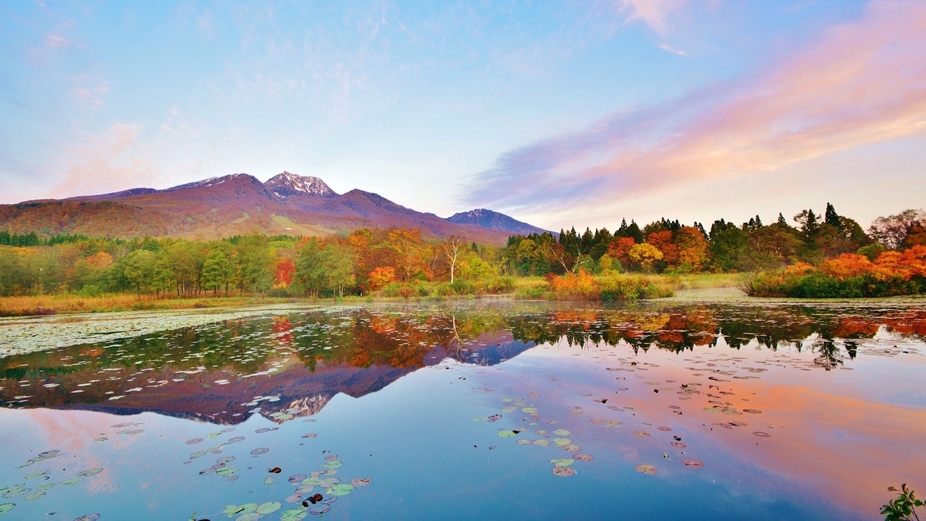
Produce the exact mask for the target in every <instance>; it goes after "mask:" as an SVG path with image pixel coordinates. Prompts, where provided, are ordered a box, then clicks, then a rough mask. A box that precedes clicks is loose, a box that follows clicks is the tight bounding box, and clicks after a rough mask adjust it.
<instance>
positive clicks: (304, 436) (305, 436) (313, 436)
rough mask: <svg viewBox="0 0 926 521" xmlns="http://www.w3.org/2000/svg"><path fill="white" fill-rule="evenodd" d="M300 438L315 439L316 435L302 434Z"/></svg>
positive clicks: (311, 433) (312, 433)
mask: <svg viewBox="0 0 926 521" xmlns="http://www.w3.org/2000/svg"><path fill="white" fill-rule="evenodd" d="M302 437H303V438H316V437H318V434H315V433H314V432H310V433H308V434H303V435H302Z"/></svg>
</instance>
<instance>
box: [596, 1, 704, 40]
mask: <svg viewBox="0 0 926 521" xmlns="http://www.w3.org/2000/svg"><path fill="white" fill-rule="evenodd" d="M688 2H689V0H606V1H602V2H600V3H599V4H600V5H602V6H603V7H605V8H606V10H607V11H610V12H611V13H612V14H614V15H617V16H618V17H619V18H621V19H622V20H626V21H634V20H641V21H642V22H644V23H645V24H647V25H649V26H650V27H652V28H653V29H654V30H655V31H656V32H658V33H660V34H665V33H666V32H668V30H669V23H668V18H669V16H670V15H671V14H672V13H674V12H675V11H678V10H679V9H681V8H682V7H683V6H684V5H685V4H687V3H688Z"/></svg>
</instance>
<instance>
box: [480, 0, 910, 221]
mask: <svg viewBox="0 0 926 521" xmlns="http://www.w3.org/2000/svg"><path fill="white" fill-rule="evenodd" d="M923 34H926V4H924V3H922V2H917V1H893V0H884V1H877V2H873V3H872V4H871V5H869V6H868V8H867V9H866V11H865V12H864V14H863V16H862V17H861V18H860V19H859V20H858V21H857V22H855V23H851V24H845V25H840V26H835V27H831V28H829V29H828V30H826V31H824V32H823V33H822V34H821V35H820V37H819V38H818V39H816V40H814V41H811V42H805V44H804V45H803V47H801V48H797V49H794V50H791V51H789V54H787V55H786V56H783V57H782V58H781V59H779V60H777V61H774V62H772V63H769V64H767V65H765V66H763V67H761V68H760V69H759V70H757V71H755V72H754V73H752V74H751V75H749V76H747V77H742V78H738V79H735V80H731V81H727V82H725V83H721V84H717V85H713V86H710V87H707V88H703V89H701V90H699V91H697V92H693V93H690V94H689V95H687V96H684V97H682V98H680V99H676V100H673V101H669V102H665V103H663V104H659V105H655V106H651V107H648V108H642V109H635V110H629V111H625V112H620V113H616V114H612V115H610V116H608V117H606V118H604V119H602V120H600V121H598V122H597V123H595V124H594V125H592V126H591V127H589V128H587V129H585V130H582V131H579V132H576V133H573V134H567V135H562V136H557V137H553V138H551V139H548V140H545V141H542V142H539V143H535V144H533V145H530V146H526V147H524V148H521V149H517V150H513V151H510V152H508V153H506V154H503V155H502V156H501V157H499V158H498V160H497V162H496V165H495V167H494V168H492V169H491V170H489V171H487V172H484V173H483V174H482V175H481V176H480V177H481V181H482V182H481V183H479V184H478V186H477V188H476V189H475V190H474V191H473V192H472V193H471V194H470V195H469V200H470V201H471V202H478V203H480V204H492V205H494V206H496V207H499V208H513V207H521V208H524V207H531V206H533V207H534V208H536V207H540V206H548V205H550V204H551V203H552V204H565V203H569V202H574V201H578V200H585V201H588V200H589V197H590V196H591V197H592V198H593V199H594V198H595V197H598V200H602V199H608V200H611V201H615V200H618V201H619V200H630V199H631V198H634V197H639V196H641V195H646V194H651V193H653V192H655V191H657V190H659V189H664V188H667V187H670V186H672V185H678V184H680V183H682V182H689V181H692V180H716V179H723V178H731V177H738V176H749V175H757V174H768V173H772V172H775V171H776V170H778V169H781V168H783V167H784V166H786V165H790V164H794V163H797V162H800V161H803V160H807V159H810V158H814V157H819V156H822V155H826V154H830V153H833V152H837V151H842V150H847V149H854V148H857V147H860V146H863V145H867V144H871V143H878V142H887V141H891V140H895V139H900V138H904V137H908V136H911V135H921V134H926V61H924V60H923V59H922V56H926V39H924V38H923V37H922V35H923Z"/></svg>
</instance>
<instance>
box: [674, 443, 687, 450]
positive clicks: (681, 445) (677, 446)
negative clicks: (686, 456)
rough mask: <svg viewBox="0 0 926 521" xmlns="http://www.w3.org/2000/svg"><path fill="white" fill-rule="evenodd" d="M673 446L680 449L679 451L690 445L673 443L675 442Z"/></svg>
mask: <svg viewBox="0 0 926 521" xmlns="http://www.w3.org/2000/svg"><path fill="white" fill-rule="evenodd" d="M672 446H673V447H676V448H679V449H684V448H685V447H687V446H688V444H686V443H683V442H681V441H673V442H672Z"/></svg>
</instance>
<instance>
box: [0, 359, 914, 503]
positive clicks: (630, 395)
mask: <svg viewBox="0 0 926 521" xmlns="http://www.w3.org/2000/svg"><path fill="white" fill-rule="evenodd" d="M734 357H735V358H734ZM620 358H625V360H623V361H624V362H625V364H624V365H621V360H619V359H620ZM763 360H764V361H767V362H768V363H767V364H761V363H760V362H761V361H763ZM812 360H813V354H811V353H806V352H805V353H796V352H787V353H775V352H772V351H770V350H756V349H743V350H734V349H731V348H718V347H713V348H696V350H695V351H694V352H686V353H682V354H673V353H670V352H667V351H662V350H651V351H649V352H647V353H640V354H639V355H636V356H634V355H633V353H632V351H631V350H630V349H629V347H628V346H617V347H604V348H596V347H592V348H590V349H579V348H577V347H571V348H570V347H568V346H566V345H565V344H564V343H560V344H558V345H556V346H541V347H537V348H533V349H530V350H528V351H526V352H525V353H522V354H521V355H519V356H518V357H516V358H514V359H512V360H509V361H507V362H505V363H503V364H501V365H498V366H494V367H493V366H490V367H481V366H471V365H461V364H459V363H457V362H454V361H451V360H447V361H445V362H444V363H442V364H440V365H437V366H434V367H431V368H426V369H422V370H419V371H417V372H414V373H412V374H410V375H408V376H405V377H403V378H400V379H399V380H397V381H395V382H394V383H392V384H391V385H389V386H388V387H386V388H384V389H383V390H381V391H379V392H376V393H372V394H369V395H366V396H363V397H362V398H359V399H358V398H351V397H348V396H346V395H343V394H341V395H338V396H336V397H335V398H333V399H332V400H331V401H330V402H329V403H328V404H327V406H326V407H325V408H324V409H323V410H322V411H321V412H319V413H318V414H316V415H315V416H313V417H312V418H311V419H312V420H315V421H312V422H305V421H303V419H301V418H297V419H295V420H294V421H291V422H287V423H284V424H282V425H281V426H280V429H279V430H278V431H272V432H268V433H263V434H256V433H255V432H254V431H255V430H256V429H257V428H259V427H273V426H275V424H273V423H271V422H269V421H268V420H266V419H264V418H262V417H260V416H258V415H254V416H252V417H251V418H250V419H248V420H247V421H246V422H245V423H243V424H240V425H238V426H236V430H235V431H234V432H231V433H225V434H221V435H219V436H217V437H216V438H214V439H206V440H205V441H204V442H202V443H200V444H196V445H185V444H184V441H185V440H187V439H190V438H194V437H206V435H207V434H209V433H214V432H217V431H219V430H220V429H221V428H223V427H222V426H216V425H211V424H208V423H200V422H194V421H189V420H182V419H176V418H169V417H163V416H157V415H154V414H150V413H145V414H142V415H139V416H129V417H126V416H111V415H106V414H101V413H93V412H84V411H50V410H45V409H32V410H2V411H0V425H2V426H3V432H4V434H3V437H4V439H11V440H12V441H11V442H10V443H9V444H7V445H6V446H5V447H4V448H3V456H2V458H0V460H2V461H5V462H12V463H15V465H12V464H11V465H6V466H4V467H3V468H0V486H3V485H8V484H13V483H20V482H23V481H22V478H23V477H24V476H25V475H26V474H28V473H29V472H32V469H15V468H12V467H13V466H18V465H19V464H21V463H22V462H25V460H27V459H28V458H29V457H32V456H34V455H35V454H37V453H38V452H39V451H42V450H49V449H52V448H56V449H60V450H63V451H64V452H65V455H64V456H62V457H60V458H57V459H54V460H49V461H46V462H42V463H39V464H37V465H36V467H35V469H36V470H42V469H46V468H47V469H50V470H51V471H52V476H53V478H52V480H57V481H60V480H62V479H64V478H66V477H71V476H73V475H74V474H75V473H76V472H78V471H80V470H83V469H85V468H93V467H97V466H99V467H103V468H104V469H105V470H104V472H103V473H101V474H99V475H97V476H94V477H92V478H87V479H86V480H85V482H82V483H79V484H77V485H75V486H74V487H66V486H58V487H55V488H53V489H52V490H50V491H48V493H47V496H46V497H43V498H39V499H36V500H34V501H29V502H27V501H24V500H22V498H21V497H20V498H15V499H12V500H11V501H15V502H16V503H17V507H16V511H15V512H16V514H17V515H24V516H28V515H33V514H35V515H40V514H41V513H44V512H46V511H55V512H57V515H59V516H63V517H61V518H62V519H65V518H66V519H73V518H74V517H77V516H79V515H83V514H85V513H89V512H92V511H99V512H100V513H102V514H104V515H105V516H107V517H109V518H116V519H118V518H127V517H126V516H131V517H132V518H138V519H146V518H147V519H156V518H177V519H185V518H186V517H184V516H189V515H190V514H192V512H193V511H196V512H198V514H197V516H199V517H211V518H220V511H221V510H222V509H224V507H225V505H227V504H230V503H233V504H243V503H249V502H255V503H263V502H266V501H283V500H284V498H285V497H286V496H287V495H288V494H289V493H291V492H292V490H293V486H292V485H290V484H289V483H287V482H286V478H287V477H288V476H289V475H291V474H296V473H304V474H308V473H309V472H311V471H312V470H315V469H318V468H320V467H321V465H322V464H323V463H324V460H323V458H324V456H325V455H326V454H323V453H322V451H333V452H335V453H337V454H338V455H339V456H338V457H339V459H340V460H341V461H343V462H344V465H343V467H341V468H340V469H338V474H337V477H339V478H341V479H343V480H344V481H345V482H346V481H349V480H350V479H351V478H354V477H370V478H372V483H371V484H370V485H369V486H368V487H365V488H362V489H361V488H358V489H356V490H354V491H353V492H352V493H351V494H350V495H348V496H345V497H342V498H340V499H339V500H338V502H337V503H335V504H334V506H333V508H332V510H331V512H330V513H329V514H326V517H329V518H334V519H341V518H347V517H350V518H373V517H378V516H382V513H383V512H388V513H389V514H390V515H389V516H388V517H408V518H437V517H440V518H442V519H471V518H474V517H482V518H502V517H505V518H540V519H543V518H547V519H562V518H563V517H564V516H565V517H575V518H602V517H607V515H608V513H613V512H621V513H624V514H626V515H627V516H628V517H631V518H634V517H637V518H653V517H654V516H656V517H664V516H665V515H668V517H678V518H688V519H716V518H725V519H747V518H748V519H780V518H789V519H819V518H826V517H832V516H834V513H835V512H839V515H840V516H842V517H843V518H852V517H853V516H857V517H858V518H860V519H865V518H869V517H870V515H869V514H870V513H871V512H872V511H874V509H876V508H877V507H878V506H880V505H881V504H882V503H883V502H884V501H886V500H887V499H888V494H886V492H885V489H886V487H887V486H888V485H890V484H895V485H896V484H899V483H900V482H901V481H906V482H908V483H910V484H911V485H912V486H913V487H914V488H917V487H919V488H920V489H922V488H923V487H924V486H926V483H916V482H915V481H914V480H915V479H916V478H917V476H918V474H917V473H916V472H917V470H918V469H921V468H922V465H923V463H924V462H926V451H924V448H923V445H922V443H921V440H922V439H923V436H924V435H926V411H924V410H923V409H922V407H918V408H917V407H915V406H914V407H911V406H903V405H898V404H895V403H890V401H888V400H887V399H886V398H887V397H889V396H890V394H891V393H893V391H892V390H889V389H883V388H881V389H877V388H869V387H868V386H867V384H866V382H874V381H876V380H877V379H879V378H881V379H882V380H881V381H883V378H884V377H885V376H886V375H887V374H891V375H893V380H892V381H894V382H897V384H898V385H901V386H903V385H911V386H914V387H915V385H916V384H915V383H904V382H911V381H912V382H916V381H918V380H917V378H916V376H917V374H918V372H920V369H921V368H922V366H923V364H922V361H921V360H920V359H919V357H915V355H907V356H906V357H901V358H897V357H895V358H886V357H885V358H875V357H865V358H864V359H863V360H857V361H853V362H848V363H847V365H848V366H849V367H851V368H852V369H853V370H852V371H849V370H840V369H836V370H833V371H829V372H826V371H823V370H822V369H812V370H809V371H806V370H804V369H809V364H810V363H812ZM630 361H635V362H637V365H636V366H631V365H629V362H630ZM696 362H701V363H696ZM709 363H713V364H716V365H715V366H714V367H708V366H707V364H709ZM686 367H694V368H696V370H694V371H692V370H689V369H685V368H686ZM743 367H753V368H764V369H767V371H766V372H761V373H753V372H748V371H745V370H744V369H742V368H743ZM607 368H612V369H616V368H624V369H633V372H631V371H613V370H610V371H609V370H607ZM711 369H713V370H724V371H732V372H735V375H736V376H751V377H758V378H757V379H748V380H743V379H735V378H733V376H734V375H720V374H718V373H711V372H709V370H711ZM891 371H892V372H891ZM695 374H698V375H700V376H694V375H695ZM708 376H715V377H717V378H719V379H720V380H721V381H714V380H708ZM670 380H671V382H669V381H670ZM647 382H653V383H655V384H656V385H652V384H649V383H647ZM691 382H700V383H702V384H703V385H701V386H700V387H698V389H699V390H700V391H701V393H702V394H700V395H695V396H693V398H692V399H691V400H679V399H678V398H679V395H678V394H676V392H677V390H678V389H679V386H680V385H681V384H682V383H691ZM860 383H862V385H860ZM711 385H716V386H719V389H716V388H709V386H711ZM486 388H489V389H492V391H491V392H489V391H486V390H485V389H486ZM621 388H627V390H625V391H621V390H619V389H621ZM911 388H912V387H911ZM653 389H658V390H659V391H660V392H659V393H655V392H653ZM721 391H723V393H733V394H722V393H721ZM531 392H534V393H536V394H537V395H538V397H537V398H536V399H532V398H529V397H528V394H529V393H531ZM708 392H710V393H711V394H713V395H715V396H717V397H719V399H720V400H721V401H724V402H730V403H732V404H733V407H735V408H736V409H738V410H742V409H744V408H752V409H758V410H761V411H762V413H761V414H744V415H738V416H731V415H726V414H722V413H711V412H706V411H704V410H703V408H704V407H705V406H706V405H708V403H707V400H708V399H709V398H708V397H707V396H706V393H708ZM585 394H588V395H590V396H583V395H585ZM503 398H512V399H514V400H517V399H522V400H523V401H524V403H526V404H528V405H532V406H535V407H536V408H537V409H538V415H539V417H538V419H537V421H536V423H538V425H536V426H531V425H530V423H532V421H531V419H530V416H529V415H528V414H525V413H522V412H520V411H516V412H514V413H507V412H500V411H501V408H502V407H504V406H506V405H509V404H506V403H504V402H503ZM602 399H606V400H607V402H606V403H597V402H595V401H594V400H602ZM670 405H673V406H680V407H681V412H682V415H678V414H676V413H674V412H673V409H671V408H670V407H669V406H670ZM608 406H616V407H622V408H623V407H632V409H625V410H619V411H617V410H612V409H609V408H608ZM577 407H578V408H577ZM573 411H581V414H573ZM496 413H501V414H502V416H503V418H502V419H501V420H500V421H498V422H495V423H490V422H485V421H481V422H476V421H473V420H472V418H474V417H483V418H484V417H488V416H490V415H492V414H496ZM592 419H619V420H621V422H622V424H621V425H620V426H617V427H605V426H604V425H598V424H593V423H590V420H592ZM550 420H555V421H556V422H557V423H555V424H550V423H549V421H550ZM731 421H736V422H745V423H747V425H746V426H742V427H734V428H732V429H726V428H723V427H722V426H719V425H713V424H715V423H726V422H731ZM128 422H137V423H141V425H140V426H138V427H137V428H138V429H144V432H143V433H140V434H136V435H119V434H117V431H119V430H121V429H119V428H113V427H112V425H115V424H120V423H128ZM660 426H662V427H669V428H671V431H660V430H658V429H657V428H658V427H660ZM132 428H136V427H132ZM558 428H564V429H567V430H569V431H570V434H569V435H567V436H566V437H568V438H569V439H570V440H572V443H574V444H578V445H580V446H581V447H582V449H581V450H582V452H583V453H588V454H591V455H593V456H594V458H595V459H594V461H592V462H587V463H586V462H576V463H575V464H574V468H575V469H577V472H578V473H577V475H575V476H572V477H569V478H559V477H556V476H554V475H553V474H552V473H551V469H552V464H551V463H550V462H549V460H550V459H559V458H566V457H568V453H567V452H565V451H563V450H561V449H558V448H556V447H554V446H551V447H540V446H535V445H528V446H521V445H517V444H516V440H517V439H523V438H527V439H539V438H541V437H542V436H540V435H538V434H536V430H538V429H545V430H547V431H548V432H549V433H550V434H549V436H550V437H551V438H553V437H555V436H554V435H553V434H552V431H553V430H555V429H558ZM498 429H518V430H522V432H521V433H520V434H519V435H518V436H516V437H514V438H501V437H499V436H497V435H496V432H497V431H498ZM636 431H642V432H647V433H649V434H650V436H649V437H638V436H635V435H634V434H633V433H634V432H636ZM755 431H761V432H768V433H770V434H771V437H768V438H759V437H756V436H754V435H753V434H752V433H753V432H755ZM12 432H15V433H17V435H16V436H10V433H12ZM307 433H315V434H317V435H318V436H317V438H302V436H303V435H304V434H307ZM101 435H104V436H106V437H107V438H109V439H108V441H105V442H95V441H92V440H93V439H94V438H97V437H99V436H101ZM239 435H240V436H244V437H245V441H243V442H241V443H237V444H234V445H228V446H226V447H224V448H223V449H222V453H221V454H218V455H215V454H207V455H205V456H203V457H201V458H197V459H195V460H194V461H193V463H191V464H188V465H184V464H183V461H185V460H186V459H187V458H188V457H189V456H190V454H191V453H193V452H195V451H198V450H204V449H206V448H209V447H215V446H217V445H218V444H219V443H221V442H222V441H224V440H227V439H229V437H231V436H239ZM672 436H679V437H681V438H682V440H683V441H684V442H685V443H686V444H687V445H688V446H687V447H686V448H684V449H679V448H675V447H672V446H671V445H670V444H669V442H670V441H672V439H673V438H672ZM257 447H267V448H269V449H270V450H269V452H268V453H267V454H264V455H262V456H259V457H256V458H255V457H252V456H251V455H250V454H249V452H250V451H251V450H252V449H254V448H257ZM11 454H15V455H16V456H15V457H12V456H10V455H11ZM224 456H235V457H236V458H237V459H236V460H235V461H234V462H231V463H230V465H231V466H233V467H235V468H238V469H239V470H238V472H237V474H238V475H239V476H241V478H240V480H238V481H235V482H229V481H227V480H225V479H223V478H221V477H219V476H216V475H214V474H213V475H206V476H200V475H199V471H200V470H202V469H205V468H208V467H209V466H211V465H212V464H214V463H215V462H216V459H217V458H219V457H224ZM685 459H696V460H699V461H701V462H703V463H704V468H702V469H690V468H686V467H684V466H683V465H682V461H684V460H685ZM20 460H22V461H20ZM639 463H647V464H653V465H655V466H656V468H657V470H658V474H657V475H656V476H645V475H643V474H639V473H637V472H635V471H634V466H635V465H637V464H639ZM59 464H61V467H60V468H63V469H64V470H60V471H59V470H58V469H59ZM273 466H280V467H282V468H283V472H282V473H281V474H279V475H274V476H272V475H270V474H268V473H267V469H268V468H270V467H273ZM248 467H251V468H250V469H249V468H248ZM268 476H271V477H275V481H274V482H273V483H271V484H269V485H265V484H264V479H265V478H266V477H268ZM29 485H30V484H29V483H27V486H29ZM33 486H34V485H33ZM87 492H89V494H88V493H87ZM5 501H6V500H5ZM835 504H840V505H842V507H836V506H834V505H835ZM292 506H293V505H292V504H285V503H284V506H283V509H286V508H290V507H292ZM839 508H844V509H846V510H847V512H842V511H841V510H839ZM666 512H668V514H666ZM656 513H658V515H657V514H656ZM277 515H278V514H277ZM68 516H70V517H68ZM50 518H52V519H57V517H51V516H50Z"/></svg>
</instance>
